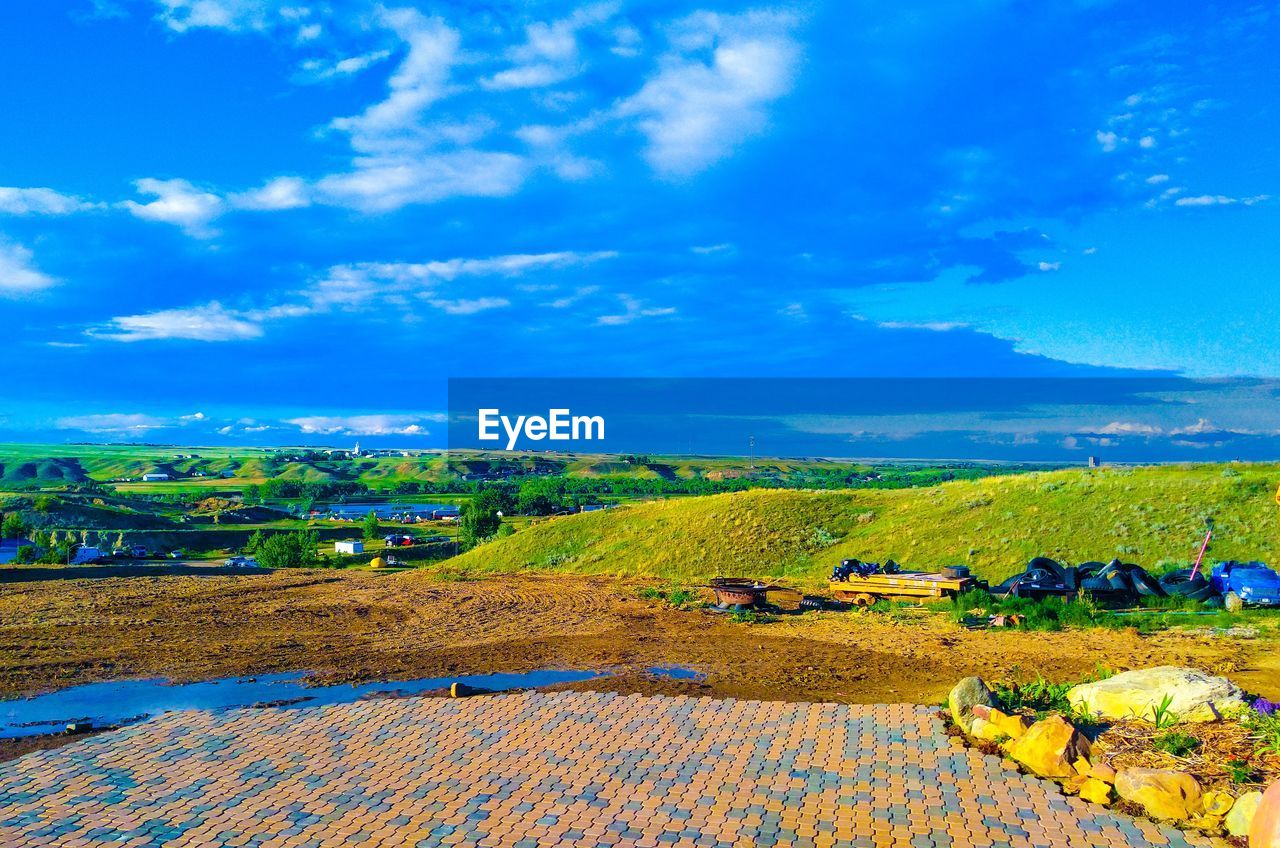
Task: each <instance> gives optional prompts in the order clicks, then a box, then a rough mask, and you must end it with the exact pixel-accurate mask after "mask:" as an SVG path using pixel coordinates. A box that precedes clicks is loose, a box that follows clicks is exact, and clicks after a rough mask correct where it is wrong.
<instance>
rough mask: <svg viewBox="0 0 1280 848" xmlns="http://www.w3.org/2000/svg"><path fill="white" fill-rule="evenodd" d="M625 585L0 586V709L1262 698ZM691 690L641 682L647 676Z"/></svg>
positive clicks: (1117, 652) (1271, 666)
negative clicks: (552, 696) (169, 696)
mask: <svg viewBox="0 0 1280 848" xmlns="http://www.w3.org/2000/svg"><path fill="white" fill-rule="evenodd" d="M644 585H645V584H644V583H643V582H636V581H621V580H616V579H611V578H580V577H562V576H555V577H552V576H541V577H539V576H530V577H518V578H490V579H485V580H480V581H466V582H462V581H459V582H444V581H440V580H436V579H434V578H432V577H430V576H429V575H426V574H423V573H414V572H407V573H399V574H378V573H374V572H333V571H303V572H277V573H270V574H252V575H248V574H246V575H235V576H228V575H208V576H190V575H187V576H168V577H129V578H121V579H116V578H108V579H95V580H49V581H40V582H30V583H21V584H10V585H4V586H0V697H18V696H23V695H30V694H35V693H38V692H42V691H48V690H51V689H55V688H61V687H65V686H71V685H75V684H80V683H89V682H93V681H100V680H107V679H116V678H125V677H138V676H164V677H168V678H171V679H174V680H179V681H190V680H199V679H206V678H212V677H223V676H231V675H246V674H258V673H266V672H274V671H289V670H310V671H314V672H316V673H317V674H319V675H320V676H321V677H322V678H323V680H324V681H325V682H342V681H353V680H367V679H378V678H384V679H397V678H412V677H424V676H431V677H436V676H446V675H451V674H459V675H461V674H478V673H487V672H498V671H529V670H533V669H538V668H545V667H560V668H583V669H586V668H618V669H621V671H620V672H619V673H618V674H615V675H613V676H610V677H606V678H601V679H597V680H595V681H591V682H587V683H582V684H575V685H574V687H575V688H585V689H608V690H617V691H631V692H646V693H685V694H706V695H716V696H733V697H741V698H760V699H775V700H833V701H844V702H851V703H872V702H916V703H938V702H939V701H940V700H941V699H942V698H943V697H944V696H945V694H946V692H947V691H948V689H949V688H950V687H951V686H952V685H953V684H954V682H955V681H956V680H957V679H958V678H960V677H963V676H966V675H970V674H978V675H981V676H983V677H986V678H988V679H993V678H1001V677H1009V676H1017V677H1031V676H1034V675H1036V674H1043V675H1045V676H1046V677H1049V678H1051V679H1069V678H1074V677H1079V676H1081V675H1083V674H1086V673H1088V672H1091V671H1093V670H1094V669H1095V668H1097V667H1098V666H1099V665H1102V666H1106V667H1109V668H1112V669H1116V670H1123V669H1128V668H1135V667H1141V666H1149V665H1159V664H1166V663H1172V664H1186V665H1194V666H1198V667H1201V668H1205V669H1209V670H1212V671H1218V672H1225V673H1229V674H1230V675H1231V676H1232V678H1233V679H1235V680H1237V681H1238V682H1239V683H1240V684H1241V685H1242V686H1245V687H1246V688H1248V689H1250V690H1252V691H1256V692H1258V693H1260V694H1263V695H1267V696H1269V697H1271V698H1273V699H1280V666H1277V652H1276V651H1275V647H1276V643H1275V642H1274V641H1271V640H1259V639H1252V640H1242V639H1235V638H1223V637H1210V636H1204V635H1191V634H1185V633H1179V632H1165V633H1161V634H1158V635H1155V636H1141V635H1138V634H1137V633H1136V632H1134V631H1106V630H1090V631H1076V632H1062V633H1024V632H1014V631H987V632H973V631H967V630H963V629H960V628H959V627H957V626H956V625H954V624H952V623H951V622H950V621H949V620H947V619H946V618H945V617H944V616H941V615H937V614H933V613H928V612H926V611H923V610H921V611H919V612H912V611H905V612H903V613H901V614H899V615H897V616H895V617H890V616H888V615H884V614H879V613H854V612H823V613H806V614H804V615H798V616H783V617H781V619H780V620H778V621H777V622H774V623H770V624H745V623H735V622H732V621H729V620H728V619H726V617H725V616H723V615H717V614H712V613H707V612H703V611H696V610H695V611H680V610H674V609H670V608H668V607H666V606H665V605H663V604H661V603H659V602H653V601H644V600H641V599H640V598H639V597H638V595H637V592H638V590H639V589H640V588H641V587H642V586H644ZM659 665H685V666H693V667H695V668H697V669H699V670H701V671H703V672H705V674H706V677H705V679H704V680H701V681H682V680H672V679H666V678H659V677H655V676H653V675H651V674H649V673H648V672H647V669H649V668H650V667H652V666H659Z"/></svg>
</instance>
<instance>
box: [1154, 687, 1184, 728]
mask: <svg viewBox="0 0 1280 848" xmlns="http://www.w3.org/2000/svg"><path fill="white" fill-rule="evenodd" d="M1172 704H1173V696H1172V695H1165V696H1164V697H1163V698H1162V699H1161V700H1160V703H1159V704H1157V705H1156V706H1155V707H1154V708H1153V709H1152V711H1151V717H1152V718H1153V719H1154V720H1155V723H1156V729H1157V730H1163V729H1165V728H1166V727H1172V726H1173V725H1175V724H1177V723H1178V717H1177V716H1176V715H1174V714H1173V712H1172V711H1171V710H1170V709H1169V707H1170V706H1171V705H1172Z"/></svg>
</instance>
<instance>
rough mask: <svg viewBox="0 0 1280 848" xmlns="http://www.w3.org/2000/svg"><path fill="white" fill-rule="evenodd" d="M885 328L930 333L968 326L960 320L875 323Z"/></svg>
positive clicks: (946, 331) (961, 328) (947, 331)
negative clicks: (926, 331)
mask: <svg viewBox="0 0 1280 848" xmlns="http://www.w3.org/2000/svg"><path fill="white" fill-rule="evenodd" d="M876 326H877V327H882V328H884V329H886V330H928V331H929V332H932V333H949V332H951V331H952V330H963V329H965V328H966V327H968V326H969V325H968V324H965V323H963V322H961V321H880V322H878V323H877V324H876Z"/></svg>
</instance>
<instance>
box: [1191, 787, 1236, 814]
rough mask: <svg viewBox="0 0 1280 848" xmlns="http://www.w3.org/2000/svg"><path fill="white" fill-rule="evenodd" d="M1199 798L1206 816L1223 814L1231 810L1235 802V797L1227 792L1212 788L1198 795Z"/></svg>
mask: <svg viewBox="0 0 1280 848" xmlns="http://www.w3.org/2000/svg"><path fill="white" fill-rule="evenodd" d="M1200 800H1201V801H1202V802H1203V803H1204V814H1205V815H1206V816H1225V815H1226V814H1227V813H1229V812H1231V808H1232V807H1234V806H1235V803H1236V799H1235V798H1232V797H1231V796H1230V795H1228V794H1227V793H1225V792H1217V791H1214V790H1212V789H1210V790H1209V791H1208V792H1206V793H1204V795H1202V796H1200Z"/></svg>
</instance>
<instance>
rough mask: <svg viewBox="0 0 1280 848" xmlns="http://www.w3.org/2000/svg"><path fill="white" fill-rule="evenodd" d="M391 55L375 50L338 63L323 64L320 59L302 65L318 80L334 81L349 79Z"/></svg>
mask: <svg viewBox="0 0 1280 848" xmlns="http://www.w3.org/2000/svg"><path fill="white" fill-rule="evenodd" d="M390 55H391V51H390V50H375V51H373V52H371V53H364V54H361V55H359V56H348V57H346V58H345V59H339V60H337V61H336V62H327V63H326V62H322V61H321V60H319V59H308V60H307V61H305V62H303V63H302V70H304V71H306V72H307V73H308V74H310V75H311V76H313V77H314V78H316V79H332V78H334V77H347V76H352V75H353V74H358V73H360V72H361V71H364V70H367V69H368V68H371V67H373V66H374V65H376V64H378V63H379V62H381V61H383V60H384V59H386V58H387V57H388V56H390Z"/></svg>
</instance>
